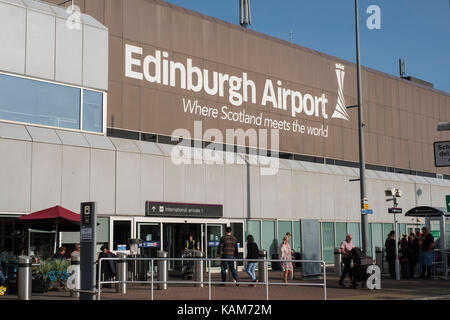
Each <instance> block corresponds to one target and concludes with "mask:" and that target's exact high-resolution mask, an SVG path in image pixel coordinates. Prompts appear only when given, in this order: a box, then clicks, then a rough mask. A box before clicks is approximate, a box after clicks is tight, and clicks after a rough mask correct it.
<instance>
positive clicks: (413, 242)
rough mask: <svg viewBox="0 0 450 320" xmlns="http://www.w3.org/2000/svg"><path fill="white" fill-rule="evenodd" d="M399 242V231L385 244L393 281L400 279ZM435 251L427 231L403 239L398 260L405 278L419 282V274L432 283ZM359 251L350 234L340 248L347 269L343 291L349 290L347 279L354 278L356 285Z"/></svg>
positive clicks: (343, 272)
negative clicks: (355, 276)
mask: <svg viewBox="0 0 450 320" xmlns="http://www.w3.org/2000/svg"><path fill="white" fill-rule="evenodd" d="M395 239H396V234H395V231H391V232H389V235H388V237H387V239H386V241H385V244H384V251H385V261H387V263H388V269H389V276H390V277H391V278H392V279H396V266H395V259H396V241H395ZM434 247H435V241H434V237H433V235H432V234H431V233H430V231H429V230H428V229H427V228H426V227H423V228H422V233H419V234H418V235H417V236H416V234H415V233H413V232H412V233H410V235H409V236H407V235H403V237H402V239H401V240H400V241H398V259H399V267H400V275H401V278H403V279H413V278H416V276H417V274H420V278H422V279H430V278H431V268H432V265H433V256H434ZM356 249H358V248H355V245H354V244H353V242H352V235H351V234H348V235H347V236H346V238H345V240H344V241H342V243H341V246H340V253H341V257H342V264H343V265H344V270H343V271H342V274H341V277H340V279H339V282H338V284H339V286H341V287H345V285H344V280H345V277H346V276H348V277H349V278H350V281H351V282H352V284H353V286H354V284H355V281H354V280H355V279H354V271H353V270H354V268H352V262H353V264H355V255H356V254H358V253H357V252H355V251H356ZM359 255H360V254H359Z"/></svg>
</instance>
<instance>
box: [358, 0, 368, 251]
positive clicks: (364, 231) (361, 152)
mask: <svg viewBox="0 0 450 320" xmlns="http://www.w3.org/2000/svg"><path fill="white" fill-rule="evenodd" d="M358 12H359V11H358V0H355V33H356V73H357V81H358V128H359V130H358V133H359V185H360V193H361V208H360V209H364V204H365V203H367V195H366V181H365V166H366V163H365V157H364V134H363V133H364V132H363V126H364V124H363V112H362V90H361V62H360V54H359V17H358ZM368 230H369V224H368V219H367V215H366V214H362V213H361V237H362V251H363V254H364V255H367V254H368V253H369V237H368V234H367V233H368V232H367V231H368Z"/></svg>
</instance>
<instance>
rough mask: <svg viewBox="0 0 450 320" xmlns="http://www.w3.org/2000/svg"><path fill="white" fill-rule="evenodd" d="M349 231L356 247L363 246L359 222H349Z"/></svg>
mask: <svg viewBox="0 0 450 320" xmlns="http://www.w3.org/2000/svg"><path fill="white" fill-rule="evenodd" d="M348 233H350V234H351V235H352V241H353V244H354V245H355V247H360V246H361V241H360V240H361V239H360V236H359V223H357V222H349V224H348Z"/></svg>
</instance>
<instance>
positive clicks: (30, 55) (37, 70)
mask: <svg viewBox="0 0 450 320" xmlns="http://www.w3.org/2000/svg"><path fill="white" fill-rule="evenodd" d="M55 25H56V22H55V16H51V15H48V14H44V13H40V12H37V11H33V10H28V11H27V39H26V40H27V47H26V70H25V71H26V74H27V75H29V76H35V77H39V78H44V79H50V80H54V79H55Z"/></svg>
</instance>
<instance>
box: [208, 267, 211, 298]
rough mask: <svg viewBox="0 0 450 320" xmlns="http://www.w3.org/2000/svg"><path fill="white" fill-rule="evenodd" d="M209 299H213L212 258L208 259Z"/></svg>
mask: <svg viewBox="0 0 450 320" xmlns="http://www.w3.org/2000/svg"><path fill="white" fill-rule="evenodd" d="M208 300H211V260H208Z"/></svg>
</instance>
